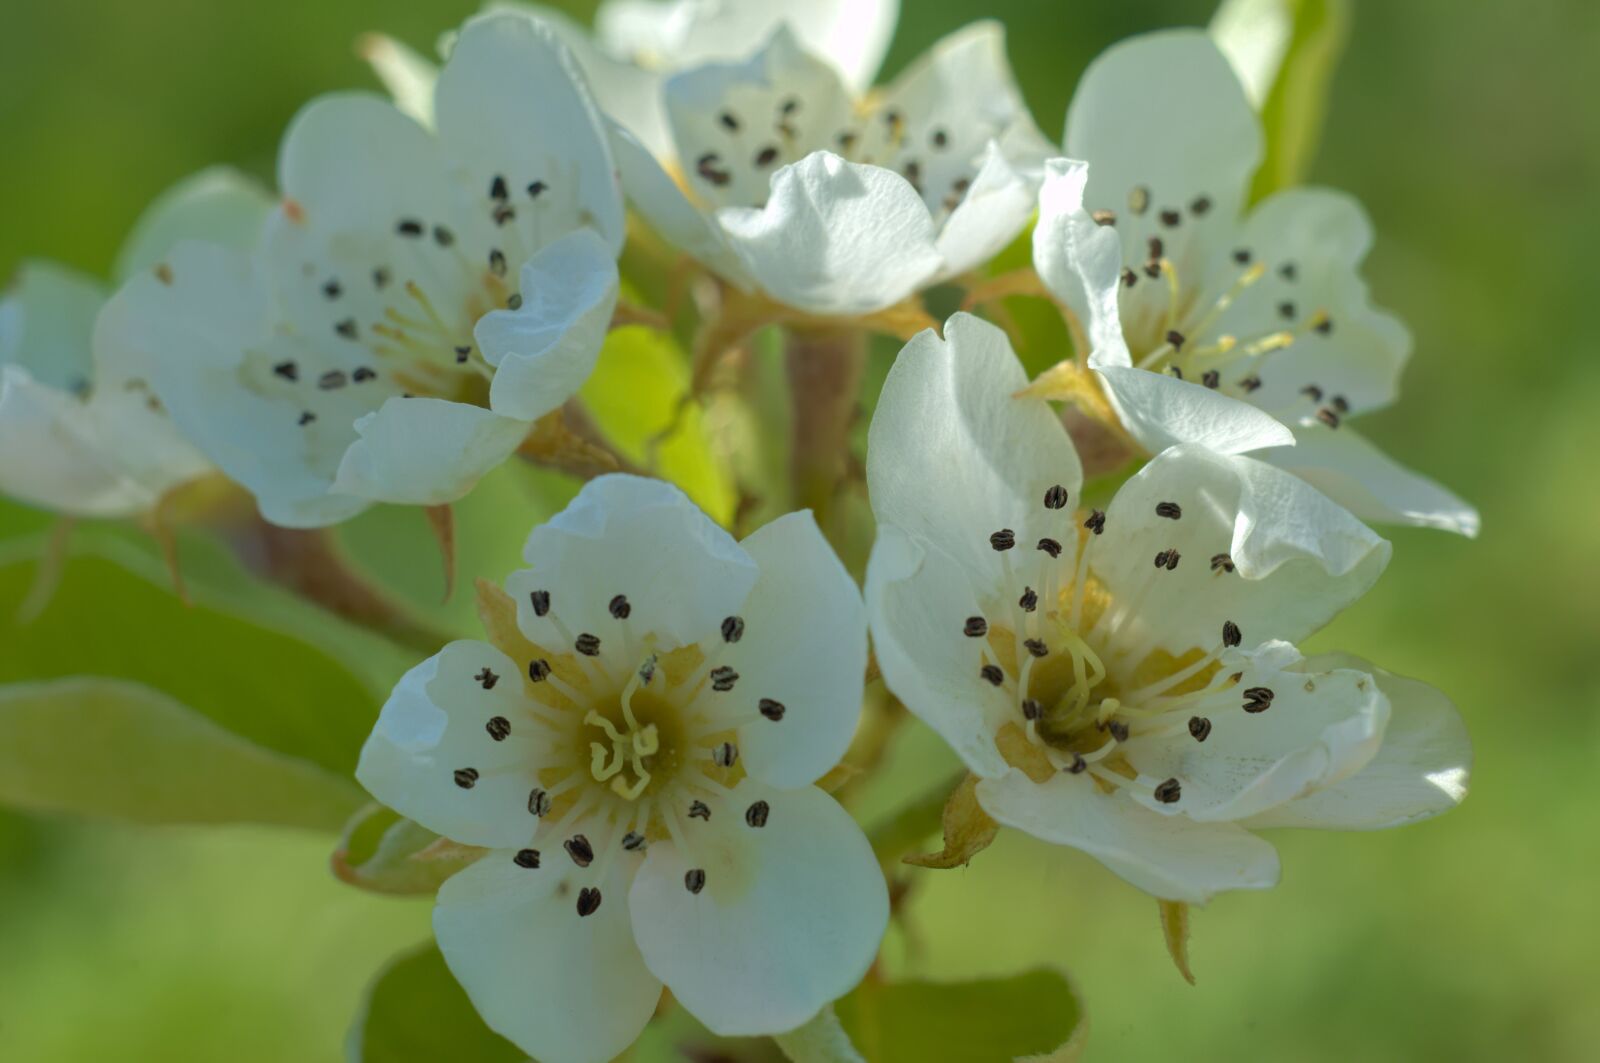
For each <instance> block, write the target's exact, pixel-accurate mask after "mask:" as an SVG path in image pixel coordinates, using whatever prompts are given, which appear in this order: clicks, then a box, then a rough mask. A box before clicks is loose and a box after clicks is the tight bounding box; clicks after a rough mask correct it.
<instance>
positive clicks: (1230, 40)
mask: <svg viewBox="0 0 1600 1063" xmlns="http://www.w3.org/2000/svg"><path fill="white" fill-rule="evenodd" d="M1208 32H1209V33H1210V34H1211V37H1212V39H1213V40H1215V41H1216V42H1217V47H1218V48H1220V49H1221V50H1222V53H1223V54H1224V55H1226V56H1227V57H1228V62H1229V63H1231V64H1232V65H1233V69H1234V73H1236V74H1238V75H1239V81H1240V83H1241V84H1243V85H1244V89H1245V94H1246V95H1247V96H1248V97H1249V98H1250V103H1251V105H1252V106H1253V107H1255V108H1256V109H1257V110H1259V109H1260V108H1261V106H1262V105H1263V104H1265V103H1266V101H1267V94H1268V93H1269V92H1270V91H1271V90H1272V84H1273V82H1274V81H1275V80H1276V79H1277V76H1278V69H1279V67H1280V66H1281V65H1282V63H1283V57H1284V55H1285V54H1286V53H1287V52H1288V50H1289V41H1290V38H1291V36H1292V35H1293V33H1294V17H1293V9H1292V8H1290V7H1288V6H1286V5H1284V4H1280V3H1277V2H1276V0H1223V3H1222V4H1220V5H1218V7H1217V11H1216V14H1214V15H1212V16H1211V25H1210V27H1209V30H1208Z"/></svg>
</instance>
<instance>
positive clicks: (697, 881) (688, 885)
mask: <svg viewBox="0 0 1600 1063" xmlns="http://www.w3.org/2000/svg"><path fill="white" fill-rule="evenodd" d="M683 888H684V889H686V890H688V891H689V892H690V893H699V892H700V891H701V890H703V889H705V888H706V873H705V871H704V870H702V869H701V868H698V867H692V868H690V869H689V870H687V871H685V872H684V873H683Z"/></svg>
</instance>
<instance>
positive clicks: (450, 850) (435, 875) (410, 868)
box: [332, 804, 485, 895]
mask: <svg viewBox="0 0 1600 1063" xmlns="http://www.w3.org/2000/svg"><path fill="white" fill-rule="evenodd" d="M484 851H485V850H483V849H479V848H476V847H475V846H471V845H458V844H456V843H455V842H452V841H449V840H448V839H446V838H442V837H440V836H439V835H437V834H435V833H433V832H432V831H431V830H427V829H426V828H424V827H421V826H419V825H417V824H416V823H414V822H413V821H411V820H409V819H406V818H405V817H404V816H402V815H400V814H399V813H398V812H395V811H393V810H391V809H388V808H385V807H384V806H382V805H376V804H374V805H368V806H367V807H366V808H364V809H362V810H361V811H360V812H358V813H357V814H356V815H355V816H354V817H353V818H352V819H351V820H350V822H349V823H347V824H346V825H345V829H344V837H343V838H341V839H340V841H339V847H338V848H337V849H335V850H334V853H333V861H332V862H333V873H334V874H335V875H338V876H339V878H340V880H341V881H344V882H348V883H349V884H350V885H352V886H357V887H360V888H361V889H366V890H372V891H373V892H375V893H394V894H402V895H405V894H431V893H433V892H434V891H436V890H437V889H438V888H439V887H440V885H442V884H443V883H444V880H445V879H447V878H449V877H450V876H451V875H453V874H455V873H456V872H457V871H460V870H461V869H462V868H464V867H466V866H467V865H468V864H470V863H472V862H474V861H475V860H477V859H478V858H479V857H481V856H482V855H483V853H484Z"/></svg>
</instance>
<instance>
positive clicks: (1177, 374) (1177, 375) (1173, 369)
mask: <svg viewBox="0 0 1600 1063" xmlns="http://www.w3.org/2000/svg"><path fill="white" fill-rule="evenodd" d="M1167 375H1168V376H1171V377H1173V378H1174V379H1176V380H1182V379H1183V370H1182V369H1181V368H1179V367H1178V366H1175V365H1169V366H1167Z"/></svg>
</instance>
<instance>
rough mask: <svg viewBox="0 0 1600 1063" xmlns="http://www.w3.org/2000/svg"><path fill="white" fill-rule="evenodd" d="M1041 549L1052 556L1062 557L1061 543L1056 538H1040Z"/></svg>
mask: <svg viewBox="0 0 1600 1063" xmlns="http://www.w3.org/2000/svg"><path fill="white" fill-rule="evenodd" d="M1039 549H1040V550H1043V551H1044V552H1045V553H1047V554H1049V555H1050V556H1051V557H1060V556H1061V544H1060V543H1058V542H1056V541H1055V540H1054V539H1040V540H1039Z"/></svg>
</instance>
